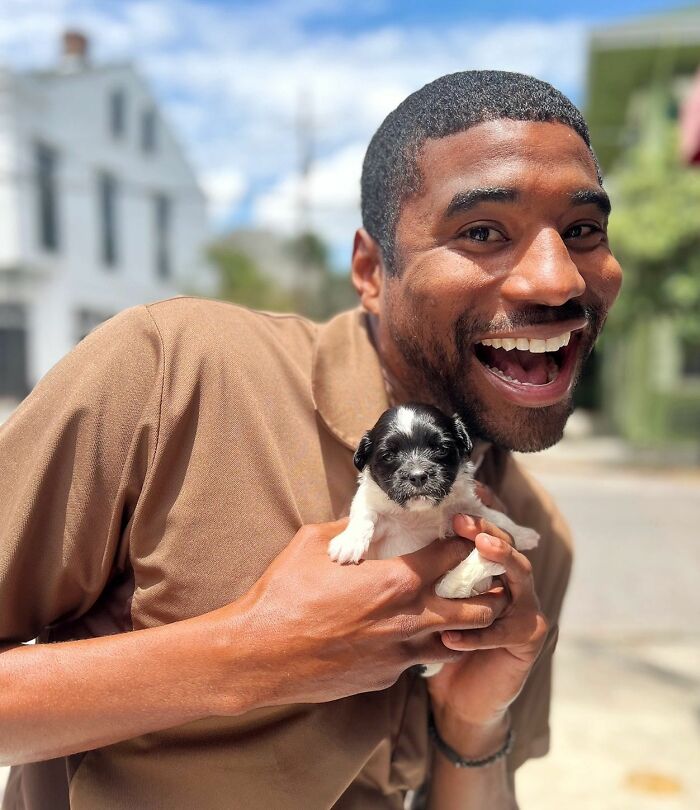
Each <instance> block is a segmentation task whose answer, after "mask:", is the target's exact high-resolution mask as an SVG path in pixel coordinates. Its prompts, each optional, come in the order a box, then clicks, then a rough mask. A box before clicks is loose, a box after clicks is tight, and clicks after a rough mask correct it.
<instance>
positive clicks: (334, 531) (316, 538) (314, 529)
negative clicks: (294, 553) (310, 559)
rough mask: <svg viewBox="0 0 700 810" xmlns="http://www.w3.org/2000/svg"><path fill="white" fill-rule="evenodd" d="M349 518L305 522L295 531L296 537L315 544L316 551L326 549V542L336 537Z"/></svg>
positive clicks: (324, 551) (304, 542)
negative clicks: (324, 521) (323, 521)
mask: <svg viewBox="0 0 700 810" xmlns="http://www.w3.org/2000/svg"><path fill="white" fill-rule="evenodd" d="M349 520H350V519H349V518H347V517H344V518H340V520H333V521H331V522H329V523H307V524H306V525H305V526H302V527H301V529H299V531H298V532H297V535H296V536H297V538H298V540H299V541H301V543H302V544H304V545H306V544H308V545H310V546H316V547H317V548H316V550H317V551H323V553H324V554H325V553H326V552H327V550H328V543H329V542H330V541H331V540H332V539H333V538H334V537H337V536H338V535H339V534H340V533H341V532H342V531H343V530H344V529H345V528H346V527H347V525H348V522H349Z"/></svg>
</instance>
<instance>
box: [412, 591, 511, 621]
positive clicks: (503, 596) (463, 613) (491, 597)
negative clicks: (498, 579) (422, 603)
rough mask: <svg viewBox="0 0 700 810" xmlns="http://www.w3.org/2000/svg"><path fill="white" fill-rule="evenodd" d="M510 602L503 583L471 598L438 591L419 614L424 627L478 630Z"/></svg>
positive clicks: (505, 608)
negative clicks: (454, 596)
mask: <svg viewBox="0 0 700 810" xmlns="http://www.w3.org/2000/svg"><path fill="white" fill-rule="evenodd" d="M509 604H510V600H509V599H508V594H507V592H506V589H505V588H504V587H503V586H502V585H499V586H497V587H495V588H491V589H490V590H488V591H486V592H485V593H482V594H479V595H478V596H472V597H470V598H469V599H443V598H442V597H440V596H435V595H434V594H433V595H432V596H431V598H430V599H429V600H428V602H427V603H426V607H425V610H424V611H423V613H422V614H421V616H420V617H419V621H418V629H419V632H420V630H431V631H435V630H441V631H442V630H476V629H481V628H484V627H490V626H491V625H492V624H493V623H494V622H495V621H496V619H498V618H499V617H500V616H502V615H503V614H504V613H505V611H506V610H507V608H508V606H509Z"/></svg>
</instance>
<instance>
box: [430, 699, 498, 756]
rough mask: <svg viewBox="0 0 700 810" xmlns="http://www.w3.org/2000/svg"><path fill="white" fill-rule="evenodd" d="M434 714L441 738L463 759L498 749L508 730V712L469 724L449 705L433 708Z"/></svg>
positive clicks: (488, 754)
mask: <svg viewBox="0 0 700 810" xmlns="http://www.w3.org/2000/svg"><path fill="white" fill-rule="evenodd" d="M433 717H434V720H435V728H436V730H437V732H438V734H439V735H440V737H441V738H442V739H443V740H444V741H445V743H447V745H449V746H450V748H452V749H454V750H455V751H456V752H457V753H458V754H459V755H460V756H461V757H462V758H464V759H481V758H483V757H488V756H490V755H491V754H493V753H494V752H495V751H498V750H499V749H501V748H502V747H503V745H504V743H505V741H506V737H507V735H508V730H509V729H510V718H509V716H508V712H504V713H503V714H501V715H499V716H497V717H494V718H493V719H492V720H489V721H487V722H479V723H471V722H469V721H467V720H465V719H464V718H461V717H459V716H457V715H456V714H454V713H452V712H450V710H449V709H448V708H443V709H434V711H433Z"/></svg>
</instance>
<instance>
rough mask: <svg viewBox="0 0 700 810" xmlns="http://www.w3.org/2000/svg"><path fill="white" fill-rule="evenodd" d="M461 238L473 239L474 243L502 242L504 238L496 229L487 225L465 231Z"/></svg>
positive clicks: (476, 226)
mask: <svg viewBox="0 0 700 810" xmlns="http://www.w3.org/2000/svg"><path fill="white" fill-rule="evenodd" d="M461 236H463V237H465V238H466V239H471V240H472V242H501V241H503V237H502V236H501V234H500V233H499V232H498V231H497V230H496V229H495V228H489V227H488V226H487V225H475V226H474V227H473V228H467V230H466V231H463V232H462V234H461Z"/></svg>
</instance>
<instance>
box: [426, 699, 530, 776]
mask: <svg viewBox="0 0 700 810" xmlns="http://www.w3.org/2000/svg"><path fill="white" fill-rule="evenodd" d="M428 734H429V735H430V739H431V740H432V741H433V742H434V743H435V745H436V746H437V749H438V750H439V751H440V753H441V754H443V755H444V756H445V757H447V759H449V761H450V762H451V763H452V764H453V765H454V766H455V768H483V767H484V766H485V765H491V764H492V763H493V762H497V761H498V760H499V759H502V758H503V757H505V756H507V755H508V754H510V752H511V751H512V750H513V742H514V741H515V732H514V731H513V729H512V727H509V728H508V734H506V741H505V743H504V744H503V747H502V748H501V749H499V750H498V751H496V753H495V754H490V755H489V756H487V757H481V758H480V759H464V758H463V757H461V756H460V755H459V754H458V753H457V752H456V751H455V750H454V748H452V747H450V746H449V745H448V744H447V743H446V742H445V741H444V740H443V739H442V737H441V736H440V734H439V732H438V730H437V727H436V726H435V719H434V717H433V715H432V713H431V715H430V718H429V720H428Z"/></svg>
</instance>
